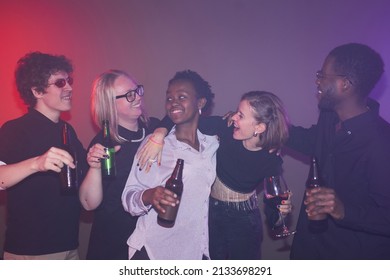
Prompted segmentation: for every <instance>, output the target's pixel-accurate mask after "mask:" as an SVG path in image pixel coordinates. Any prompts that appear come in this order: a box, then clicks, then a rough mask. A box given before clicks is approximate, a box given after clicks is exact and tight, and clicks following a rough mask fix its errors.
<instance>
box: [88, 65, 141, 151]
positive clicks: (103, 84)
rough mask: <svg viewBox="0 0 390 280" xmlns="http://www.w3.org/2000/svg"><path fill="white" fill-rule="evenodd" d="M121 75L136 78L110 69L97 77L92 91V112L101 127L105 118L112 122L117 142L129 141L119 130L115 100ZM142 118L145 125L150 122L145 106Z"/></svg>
mask: <svg viewBox="0 0 390 280" xmlns="http://www.w3.org/2000/svg"><path fill="white" fill-rule="evenodd" d="M120 76H125V77H127V78H129V79H130V80H132V81H135V80H134V78H132V77H131V76H130V75H129V74H127V73H126V72H124V71H121V70H108V71H106V72H104V73H102V74H100V75H99V76H98V77H97V78H96V79H95V81H94V82H93V86H92V93H91V113H92V118H93V120H94V122H95V124H96V125H97V126H98V127H99V128H102V122H103V120H108V121H109V123H110V134H111V138H112V139H113V140H114V141H116V142H117V143H123V142H126V141H128V140H127V139H125V138H123V137H121V136H120V135H119V132H118V112H117V108H116V101H115V100H116V98H115V97H116V92H115V90H114V83H115V81H116V79H117V78H118V77H120ZM140 120H141V122H142V123H144V124H145V126H147V125H148V124H149V118H148V116H147V114H146V112H145V110H144V108H142V114H141V116H140Z"/></svg>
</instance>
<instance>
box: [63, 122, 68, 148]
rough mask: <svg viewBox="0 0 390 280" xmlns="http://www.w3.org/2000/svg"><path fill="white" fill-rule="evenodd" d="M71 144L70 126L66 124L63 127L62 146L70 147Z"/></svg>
mask: <svg viewBox="0 0 390 280" xmlns="http://www.w3.org/2000/svg"><path fill="white" fill-rule="evenodd" d="M69 142H70V141H69V130H68V125H67V124H66V123H65V124H64V126H63V127H62V144H64V146H69Z"/></svg>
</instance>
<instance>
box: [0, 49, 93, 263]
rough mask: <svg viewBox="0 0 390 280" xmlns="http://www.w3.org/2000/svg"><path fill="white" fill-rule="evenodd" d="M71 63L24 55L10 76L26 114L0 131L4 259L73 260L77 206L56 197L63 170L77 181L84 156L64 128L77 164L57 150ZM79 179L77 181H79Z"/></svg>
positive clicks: (66, 107) (75, 201)
mask: <svg viewBox="0 0 390 280" xmlns="http://www.w3.org/2000/svg"><path fill="white" fill-rule="evenodd" d="M72 72H73V67H72V64H71V62H70V61H69V60H68V59H67V58H66V57H64V56H56V55H50V54H44V53H40V52H33V53H28V54H26V55H25V56H24V57H22V58H21V59H20V60H19V61H18V64H17V68H16V71H15V78H16V86H17V89H18V91H19V93H20V97H21V98H22V99H23V101H24V103H25V104H26V105H27V106H28V112H27V113H26V114H25V115H23V116H22V117H19V118H17V119H14V120H11V121H8V122H6V123H5V124H4V125H3V126H2V128H1V129H0V158H1V160H2V162H4V163H5V165H2V166H1V168H0V189H1V190H6V191H7V225H6V234H5V244H4V259H78V258H79V256H78V251H77V248H78V234H79V216H80V204H79V200H78V196H77V194H75V195H63V194H61V192H60V186H61V182H60V178H59V175H58V173H59V172H60V171H61V168H62V167H63V166H64V165H69V166H70V167H71V168H75V167H76V164H77V170H78V172H79V175H80V176H81V174H82V170H85V168H86V166H87V164H86V154H85V150H84V148H83V146H82V144H81V143H80V141H79V140H78V138H77V136H76V133H75V131H74V129H73V128H72V127H71V126H70V125H69V124H68V127H69V131H70V135H71V143H72V145H73V146H74V149H75V152H76V154H77V155H78V162H76V160H75V159H73V158H72V156H71V155H70V154H69V153H68V152H66V151H65V150H63V149H61V145H62V141H61V131H62V127H63V126H64V123H65V122H64V121H63V120H61V119H60V115H61V113H62V112H66V111H69V110H70V109H71V107H72V86H71V85H72V83H73V80H72V77H71V76H70V74H71V73H72ZM80 179H81V178H80Z"/></svg>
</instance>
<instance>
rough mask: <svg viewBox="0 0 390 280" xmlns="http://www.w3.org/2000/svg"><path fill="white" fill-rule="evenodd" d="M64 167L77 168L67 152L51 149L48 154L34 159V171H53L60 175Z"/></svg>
mask: <svg viewBox="0 0 390 280" xmlns="http://www.w3.org/2000/svg"><path fill="white" fill-rule="evenodd" d="M64 165H69V166H70V167H71V168H75V167H76V166H75V165H74V162H73V158H72V156H71V155H70V154H69V153H68V152H67V151H65V150H63V149H59V148H55V147H51V148H50V149H49V150H48V151H47V152H46V153H44V154H43V155H40V156H37V157H35V158H34V159H33V164H32V169H33V170H35V171H38V172H39V171H40V172H42V171H49V170H52V171H54V172H58V173H59V172H61V168H62V167H63V166H64Z"/></svg>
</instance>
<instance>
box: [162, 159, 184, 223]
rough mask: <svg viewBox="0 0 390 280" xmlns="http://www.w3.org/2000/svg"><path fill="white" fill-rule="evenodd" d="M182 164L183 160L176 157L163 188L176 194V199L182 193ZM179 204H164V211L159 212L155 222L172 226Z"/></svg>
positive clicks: (179, 197)
mask: <svg viewBox="0 0 390 280" xmlns="http://www.w3.org/2000/svg"><path fill="white" fill-rule="evenodd" d="M183 166H184V160H182V159H180V158H179V159H177V162H176V166H175V169H174V170H173V172H172V175H171V177H169V179H168V180H167V182H166V183H165V188H166V189H168V190H170V191H172V192H174V193H175V194H176V195H177V199H179V200H180V199H181V195H182V193H183ZM179 205H180V204H176V205H175V206H174V207H173V206H171V205H164V206H163V207H164V209H165V213H159V214H158V217H157V222H158V224H159V225H160V226H163V227H173V225H174V224H175V220H176V215H177V211H178V210H179Z"/></svg>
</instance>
